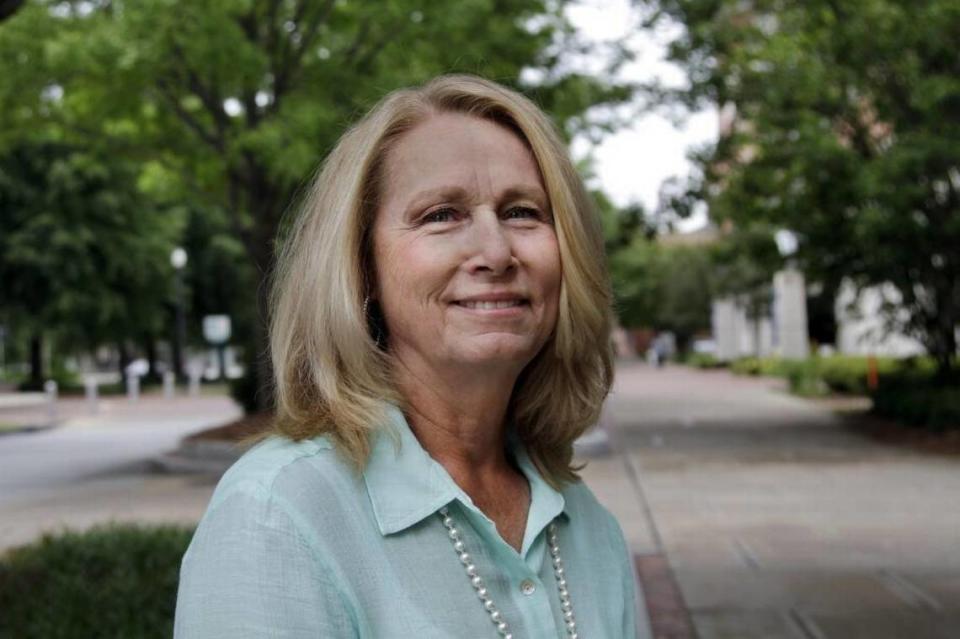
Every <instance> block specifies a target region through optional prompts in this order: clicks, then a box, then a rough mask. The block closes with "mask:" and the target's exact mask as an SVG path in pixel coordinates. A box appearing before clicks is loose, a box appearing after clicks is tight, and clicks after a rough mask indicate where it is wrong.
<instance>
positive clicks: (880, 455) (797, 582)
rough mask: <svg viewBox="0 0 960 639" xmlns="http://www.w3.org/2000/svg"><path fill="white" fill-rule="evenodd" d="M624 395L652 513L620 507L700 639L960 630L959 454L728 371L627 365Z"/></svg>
mask: <svg viewBox="0 0 960 639" xmlns="http://www.w3.org/2000/svg"><path fill="white" fill-rule="evenodd" d="M610 405H611V409H612V411H613V413H614V414H615V418H616V422H617V427H618V436H619V440H620V444H619V446H618V448H619V449H620V450H622V451H623V454H624V455H625V457H626V459H627V460H628V464H629V466H630V467H632V468H633V469H634V472H635V473H636V475H637V476H638V478H639V482H638V486H642V491H640V492H639V493H637V495H636V497H637V498H638V499H643V500H645V503H646V505H647V506H648V507H649V512H650V513H651V515H652V518H651V521H649V522H647V525H646V526H639V527H637V526H636V525H635V524H634V523H633V521H632V520H631V518H630V516H629V515H626V516H624V515H621V514H620V512H618V513H617V514H618V515H619V516H621V521H622V522H623V524H624V528H625V529H627V528H629V529H630V531H629V532H628V533H627V534H628V536H631V537H632V538H634V539H635V540H636V541H635V542H634V543H635V550H637V551H638V552H643V551H645V550H646V549H647V548H648V546H647V545H646V541H644V540H649V539H650V538H651V537H652V538H653V540H654V542H655V544H656V543H657V542H659V546H658V547H657V548H655V550H657V551H659V553H658V554H659V555H660V556H662V557H665V558H666V560H667V561H668V568H669V573H671V574H672V576H673V577H674V578H675V580H676V584H677V585H678V586H679V591H680V594H681V595H682V599H683V602H684V603H685V605H686V607H687V609H688V613H689V619H690V620H691V622H692V625H693V630H694V631H695V633H696V636H698V637H700V639H727V638H729V639H780V638H783V639H824V638H827V639H859V638H863V639H947V638H954V639H955V638H956V637H960V552H958V549H960V508H958V507H957V503H958V502H957V495H960V472H958V471H960V459H958V458H957V457H955V456H954V457H949V456H938V455H935V454H929V453H919V452H914V451H910V450H905V449H903V448H899V447H894V446H887V445H883V444H880V443H877V442H874V441H872V440H869V439H867V438H865V437H864V436H862V435H858V434H857V433H856V431H854V430H852V429H849V428H847V427H846V426H845V425H844V422H843V420H841V419H840V418H839V417H837V416H835V415H833V414H832V413H831V412H830V411H829V410H828V409H826V408H824V407H823V406H821V405H820V404H818V403H816V402H811V401H806V400H801V399H797V398H794V397H790V396H788V395H786V394H784V393H783V392H782V391H781V390H779V389H778V387H777V384H776V383H775V382H770V381H766V380H758V379H754V378H738V377H733V376H731V375H729V374H727V373H726V372H721V371H711V372H704V371H695V370H690V369H684V368H670V367H668V368H666V369H664V370H655V369H651V368H647V367H646V366H644V365H641V364H629V363H622V364H621V366H620V368H619V369H618V381H617V387H616V392H615V393H614V394H613V396H612V397H611V401H610ZM602 477H603V473H599V474H596V475H594V476H592V477H591V478H590V479H589V481H591V485H593V486H595V490H597V488H596V487H597V486H600V485H601V484H602V483H603V482H602ZM597 480H600V482H599V483H596V482H597ZM598 493H599V491H598ZM633 497H634V496H633V495H631V496H628V495H627V494H626V493H621V492H618V491H616V490H614V491H612V492H610V493H608V494H606V495H605V496H604V498H605V499H607V500H608V507H611V509H612V510H615V512H616V510H617V509H623V510H622V512H624V513H629V512H630V510H629V509H630V508H632V505H631V504H628V503H624V502H626V501H628V500H629V499H631V498H633ZM651 522H655V525H653V524H652V523H651ZM651 528H652V529H653V534H652V535H651ZM662 568H664V569H665V570H666V569H667V567H666V566H664V567H662ZM662 636H665V637H666V636H669V637H681V636H690V635H685V634H670V633H666V634H663V635H662Z"/></svg>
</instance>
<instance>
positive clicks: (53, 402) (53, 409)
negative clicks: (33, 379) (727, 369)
mask: <svg viewBox="0 0 960 639" xmlns="http://www.w3.org/2000/svg"><path fill="white" fill-rule="evenodd" d="M43 392H44V393H46V394H47V422H48V423H49V424H50V425H51V426H53V425H54V424H55V423H56V422H57V382H55V381H54V380H52V379H48V380H47V381H45V382H44V383H43Z"/></svg>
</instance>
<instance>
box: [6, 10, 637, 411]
mask: <svg viewBox="0 0 960 639" xmlns="http://www.w3.org/2000/svg"><path fill="white" fill-rule="evenodd" d="M565 4H566V2H546V1H544V0H471V1H469V2H452V1H446V2H436V3H431V4H429V5H424V4H423V3H422V2H419V1H414V0H389V1H385V2H373V3H371V2H343V1H341V0H218V1H217V2H180V3H176V2H173V1H171V0H138V1H137V2H119V1H116V0H114V1H109V2H108V1H106V0H101V1H91V2H85V3H76V4H74V3H63V2H56V3H54V2H37V3H34V4H32V5H29V6H27V7H25V8H23V9H21V10H20V11H19V12H18V14H17V15H16V16H15V17H14V18H12V19H10V20H8V21H7V22H6V23H5V24H4V27H3V29H2V30H0V59H4V60H12V62H10V63H5V64H4V66H10V67H12V68H10V69H8V70H9V74H8V75H5V76H4V77H8V78H10V79H11V81H13V80H16V81H17V82H18V83H19V85H18V86H17V87H16V88H14V87H12V86H7V87H6V91H5V93H4V94H3V95H0V107H3V109H2V112H3V115H0V117H2V118H3V120H4V121H3V125H4V126H3V128H4V129H5V130H7V131H11V130H16V129H17V128H19V127H22V126H23V125H24V124H25V123H26V124H27V126H35V125H36V123H37V122H38V121H43V122H45V123H46V124H47V125H48V126H51V127H54V128H56V129H58V130H59V131H61V132H62V134H63V135H65V136H68V137H69V138H71V139H80V140H84V141H85V142H86V143H89V144H94V145H105V146H107V147H108V148H110V149H112V150H113V151H114V152H119V153H125V154H127V155H129V156H131V157H140V158H141V159H144V160H147V159H149V160H150V161H152V162H153V163H154V169H155V170H156V171H165V172H167V173H168V174H169V175H170V176H176V179H178V180H179V181H181V182H182V185H183V188H184V190H185V191H187V190H189V191H190V192H192V193H193V194H194V197H197V198H201V199H203V200H204V201H206V202H207V203H208V204H211V205H212V206H214V207H217V208H219V209H220V210H222V211H224V212H225V213H226V215H227V216H228V220H229V224H230V229H231V233H232V234H233V236H234V237H235V238H236V240H237V241H238V242H239V243H240V245H241V246H243V248H244V251H245V253H246V256H247V259H248V260H249V262H250V264H251V265H252V266H253V272H254V276H255V280H256V281H255V283H254V286H253V287H252V289H251V290H252V291H255V292H256V298H257V299H256V302H255V305H254V306H255V307H256V308H257V309H258V313H257V322H256V327H255V330H254V331H253V335H254V338H253V340H252V343H251V345H250V348H249V349H248V352H249V353H251V354H262V353H265V352H266V324H265V320H266V316H267V313H268V310H269V309H267V307H266V305H267V297H266V294H267V291H268V276H269V273H270V272H271V268H272V261H273V256H274V244H273V243H274V241H275V238H276V237H277V236H278V230H280V227H281V224H282V220H283V214H284V212H285V210H286V209H287V208H288V205H289V204H290V202H292V201H294V199H295V198H294V196H295V194H296V192H297V190H298V188H299V187H300V185H302V184H303V182H304V181H305V179H306V177H307V176H308V175H309V173H310V172H311V171H312V170H313V168H314V167H315V166H316V164H317V162H318V160H319V159H320V156H322V155H323V154H324V153H325V152H326V151H327V150H329V149H330V148H331V146H332V145H333V143H334V142H335V140H336V139H337V138H338V137H339V135H340V134H341V133H342V131H343V129H344V127H345V126H346V125H347V124H348V123H349V122H350V121H351V120H353V119H355V118H356V117H357V115H358V114H359V113H361V112H362V111H363V110H365V109H366V108H368V107H369V106H370V105H371V104H372V102H373V101H374V100H376V99H378V98H379V97H380V96H381V95H382V94H383V93H384V92H385V91H386V90H388V89H391V88H394V87H397V86H401V85H408V84H411V83H415V82H419V81H422V80H424V79H426V78H428V77H430V76H433V75H435V74H438V73H442V72H449V71H457V70H459V71H468V72H474V73H480V74H483V75H486V76H488V77H492V78H494V79H497V80H499V81H501V82H504V83H506V84H508V85H512V86H514V87H517V88H520V89H523V90H526V91H527V92H528V93H531V94H533V95H534V96H535V97H536V98H537V99H538V100H539V101H540V103H541V105H543V106H544V107H545V108H546V109H547V110H549V111H551V112H552V113H553V115H554V116H555V117H556V118H557V120H558V122H559V123H560V124H561V125H562V126H564V127H565V128H566V130H567V132H568V133H572V132H573V128H574V127H592V126H594V125H595V124H596V123H595V120H596V116H594V117H588V115H589V114H587V110H588V108H589V107H591V106H594V105H596V104H602V103H618V102H620V101H624V100H626V99H627V98H629V96H630V94H631V91H630V88H629V87H626V86H614V85H609V84H607V83H605V82H603V81H600V80H595V79H593V78H591V77H588V76H585V75H580V74H576V73H572V72H568V71H565V70H564V69H565V68H566V67H565V66H564V65H565V61H566V57H567V51H568V50H569V49H576V48H577V47H579V46H580V43H577V42H576V41H575V37H574V36H573V34H572V30H571V29H570V27H569V25H568V24H567V23H566V21H565V19H564V18H563V8H564V6H565ZM581 48H582V47H581ZM7 54H9V55H7ZM614 54H615V55H614V57H613V58H611V64H619V63H620V62H622V61H623V59H624V58H625V56H624V55H623V52H622V51H619V52H617V51H615V52H614ZM525 69H526V70H530V69H532V70H534V71H536V73H534V74H528V76H527V77H536V78H538V82H536V83H529V82H528V83H522V82H521V81H520V78H521V72H523V71H524V70H525ZM8 70H5V69H2V68H0V76H2V75H4V73H6V72H7V71H8ZM5 84H8V85H9V84H11V83H5ZM11 127H12V128H11ZM0 144H2V138H0ZM251 301H252V302H253V300H251ZM248 359H253V358H252V357H251V358H248ZM248 363H250V364H254V365H255V368H256V371H257V373H258V381H257V386H258V387H259V388H260V389H261V391H263V389H265V388H267V387H268V386H269V383H270V381H271V378H272V371H271V369H270V362H269V359H268V358H264V357H260V358H257V359H256V361H252V362H248ZM251 368H253V367H251ZM258 397H260V398H261V399H262V400H263V401H264V402H265V403H268V402H269V400H270V399H271V394H270V393H269V392H259V393H258Z"/></svg>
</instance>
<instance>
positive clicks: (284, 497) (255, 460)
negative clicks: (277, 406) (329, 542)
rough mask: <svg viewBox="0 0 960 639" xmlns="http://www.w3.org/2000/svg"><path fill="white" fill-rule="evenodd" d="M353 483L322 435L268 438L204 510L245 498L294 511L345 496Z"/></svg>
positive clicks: (227, 476) (245, 457)
mask: <svg viewBox="0 0 960 639" xmlns="http://www.w3.org/2000/svg"><path fill="white" fill-rule="evenodd" d="M356 481H357V479H356V477H355V476H354V472H353V469H352V467H351V466H350V464H348V463H347V462H346V461H345V460H344V459H343V458H342V457H341V456H340V455H339V454H338V452H337V450H336V448H335V447H334V445H333V443H332V442H331V441H330V439H329V438H328V437H326V436H318V437H313V438H310V439H304V440H300V441H294V440H292V439H289V438H286V437H283V436H280V435H271V436H269V437H268V438H266V439H264V440H263V441H261V442H259V443H258V444H256V445H255V446H253V447H252V448H250V449H249V450H247V451H246V452H245V453H244V454H243V455H242V456H241V457H240V459H238V460H237V461H236V462H235V463H234V464H233V465H232V466H231V467H230V468H229V469H227V471H226V472H225V473H224V474H223V476H222V477H221V478H220V481H219V482H218V483H217V487H216V489H215V490H214V493H213V496H212V497H211V499H210V503H209V505H208V510H215V509H217V508H218V507H220V506H221V505H222V504H223V503H224V502H226V501H228V500H230V499H231V498H232V497H236V496H237V495H238V494H243V495H245V496H246V497H252V498H256V499H258V500H265V501H271V502H282V504H286V505H288V506H296V505H297V504H298V502H303V501H304V500H309V499H310V498H311V497H312V496H314V495H317V494H321V495H326V496H328V497H329V496H331V494H333V493H336V492H338V491H343V490H347V491H349V490H350V489H351V487H352V485H353V484H355V483H356Z"/></svg>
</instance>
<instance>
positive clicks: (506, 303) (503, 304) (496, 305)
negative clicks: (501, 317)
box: [454, 300, 528, 311]
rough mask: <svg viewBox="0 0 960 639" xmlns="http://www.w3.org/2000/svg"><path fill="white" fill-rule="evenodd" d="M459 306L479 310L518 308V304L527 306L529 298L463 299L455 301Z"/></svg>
mask: <svg viewBox="0 0 960 639" xmlns="http://www.w3.org/2000/svg"><path fill="white" fill-rule="evenodd" d="M454 304H456V305H457V306H462V307H464V308H469V309H474V310H479V311H494V310H497V309H503V308H516V307H518V306H526V305H527V304H528V302H527V300H497V301H495V302H493V301H491V302H488V301H480V300H461V301H458V302H454Z"/></svg>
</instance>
